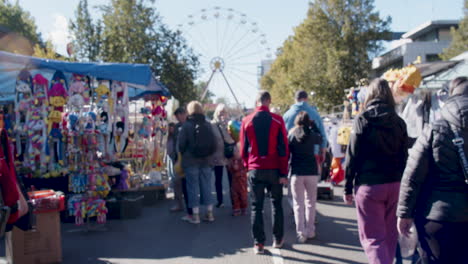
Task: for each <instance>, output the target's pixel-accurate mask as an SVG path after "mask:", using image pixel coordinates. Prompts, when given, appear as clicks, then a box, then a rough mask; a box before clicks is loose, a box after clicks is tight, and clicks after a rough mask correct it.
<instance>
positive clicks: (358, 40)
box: [262, 0, 391, 109]
mask: <svg viewBox="0 0 468 264" xmlns="http://www.w3.org/2000/svg"><path fill="white" fill-rule="evenodd" d="M373 3H374V1H373V0H316V1H314V2H313V3H311V4H310V7H309V10H308V13H307V17H306V19H305V20H304V21H303V22H302V23H301V24H300V25H299V26H297V27H296V28H295V30H294V35H293V36H291V37H289V38H288V39H287V40H286V41H285V42H284V44H283V46H282V47H281V49H280V50H279V51H278V56H277V59H276V60H275V62H274V63H273V65H272V68H271V70H270V71H269V72H268V73H267V74H266V75H265V76H264V77H263V78H262V87H263V88H264V89H267V90H269V91H270V92H271V93H272V96H273V97H274V100H273V101H274V104H275V105H277V106H279V107H281V109H285V108H286V107H287V105H289V104H291V103H292V102H293V95H294V92H295V91H296V90H299V89H303V90H306V91H307V92H312V91H313V92H315V96H314V97H313V99H312V100H313V103H314V104H316V105H317V106H319V108H322V109H323V108H330V107H332V106H334V105H337V104H340V103H342V101H343V96H344V89H345V88H348V87H351V86H353V85H354V84H355V82H356V81H358V80H360V79H361V78H363V77H366V76H367V75H368V74H369V71H370V65H371V64H370V63H371V60H370V57H371V56H373V55H375V54H377V53H378V52H379V51H380V50H381V46H380V41H381V40H383V39H388V37H389V31H388V26H389V23H390V22H391V20H390V18H386V19H385V20H382V19H381V18H380V16H379V13H378V12H376V11H375V10H374V4H373Z"/></svg>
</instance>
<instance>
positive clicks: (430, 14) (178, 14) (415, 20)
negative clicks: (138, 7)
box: [19, 0, 463, 105]
mask: <svg viewBox="0 0 468 264" xmlns="http://www.w3.org/2000/svg"><path fill="white" fill-rule="evenodd" d="M88 2H89V5H90V6H95V5H100V4H104V3H106V2H107V0H88ZM308 2H309V1H306V0H289V1H286V0H229V1H228V0H156V1H155V4H154V5H155V6H156V7H157V8H158V10H159V13H160V15H161V17H162V19H163V22H164V23H166V24H168V25H169V26H170V27H171V28H173V29H177V28H178V25H179V24H184V23H185V25H187V23H188V22H189V21H190V19H189V18H188V16H189V15H190V14H195V16H197V15H200V14H201V12H200V10H201V9H202V8H208V10H210V11H209V12H211V13H210V14H211V15H213V14H214V13H213V12H215V11H214V10H213V8H214V7H215V6H219V7H222V8H223V10H227V8H232V9H234V10H236V11H238V12H239V13H243V14H245V15H246V18H247V20H248V21H249V23H250V22H253V23H255V22H256V23H257V25H256V26H255V28H258V30H259V31H260V32H263V34H264V35H265V37H264V38H265V40H266V41H267V43H268V44H267V46H268V47H270V49H271V50H272V51H273V53H274V50H276V49H277V48H278V47H280V46H281V44H282V43H283V41H284V40H285V39H286V38H287V37H288V36H289V35H291V34H292V32H293V28H294V27H295V26H297V25H298V24H300V23H301V21H302V20H303V19H304V18H305V15H306V11H307V7H308ZM19 3H20V5H21V6H23V7H24V8H25V9H26V10H27V11H29V12H30V13H31V15H32V16H33V17H34V18H35V20H36V23H37V25H38V27H39V30H40V32H41V33H42V35H43V37H44V38H45V39H52V40H53V42H54V44H55V45H56V47H57V49H58V51H59V53H63V54H65V46H66V43H68V42H69V34H68V32H67V28H68V25H67V23H68V20H69V19H70V18H73V17H74V9H75V8H76V6H77V4H78V0H67V1H63V0H44V1H37V0H19ZM375 5H376V9H377V10H378V11H379V12H380V14H381V15H382V16H391V17H392V25H391V29H392V30H394V31H408V30H410V29H412V28H414V27H416V26H418V25H420V24H422V23H424V22H427V21H429V20H437V19H459V18H461V17H462V16H463V11H462V6H463V0H376V1H375ZM209 12H207V13H209ZM225 13H226V12H225ZM236 14H237V13H236ZM221 15H223V14H221ZM226 16H227V15H226ZM213 21H215V20H214V19H211V22H210V23H211V24H212V25H211V28H209V27H208V25H207V23H198V24H197V23H196V24H197V25H195V26H196V27H197V29H193V30H192V26H190V27H188V26H184V27H183V29H184V31H185V32H189V33H187V34H189V35H197V36H200V35H202V36H203V38H202V39H201V40H198V46H204V47H203V48H201V49H205V50H206V49H210V48H207V45H211V44H213V45H214V43H216V42H217V40H216V38H218V41H219V38H222V37H221V36H223V35H224V36H226V42H229V41H230V40H229V35H230V33H233V32H232V31H234V27H230V25H229V22H226V26H224V25H221V24H220V25H219V28H220V29H219V31H220V33H219V34H215V31H216V30H215V27H218V25H215V23H214V22H213ZM187 28H188V29H187ZM221 28H223V29H221ZM223 30H225V31H228V32H227V33H226V32H223ZM195 32H201V33H199V34H197V33H195ZM257 34H259V33H257ZM234 38H235V37H234ZM188 39H191V38H190V37H189V36H188ZM252 39H253V40H255V36H254V35H252ZM204 41H206V42H204ZM231 41H232V40H231ZM203 43H209V44H203ZM234 43H235V41H234ZM194 46H197V44H194ZM241 46H242V45H241ZM265 47H266V46H265ZM218 48H219V47H218ZM250 48H252V51H253V52H255V51H257V50H256V49H253V47H250ZM221 49H222V48H221ZM227 49H228V48H227ZM211 50H215V48H214V47H213V48H211ZM233 50H234V51H236V48H234V49H233ZM199 52H200V53H204V52H203V51H201V50H199ZM242 52H243V51H240V53H242ZM244 53H245V54H247V55H248V54H251V53H249V51H248V50H245V52H244ZM266 53H268V52H267V51H266V52H265V54H266ZM212 56H213V55H211V54H210V55H209V56H207V57H208V58H206V59H205V62H204V63H205V64H207V65H208V61H209V60H210V59H211V58H212ZM242 60H245V61H240V62H239V63H240V64H245V66H242V67H243V68H240V67H241V66H240V64H239V66H238V69H234V70H233V71H237V72H235V73H233V76H229V75H228V74H227V73H226V77H227V79H229V80H230V83H231V86H233V88H234V90H236V87H240V89H242V90H238V92H236V94H238V97H240V98H239V99H240V101H242V102H245V103H246V104H248V105H250V104H251V102H252V97H253V92H252V90H253V88H252V87H249V86H252V84H253V83H256V79H255V76H254V75H255V74H256V66H255V65H249V66H248V65H247V64H248V63H250V62H251V61H247V59H246V58H243V59H242ZM259 60H260V59H256V58H255V62H257V61H259ZM241 62H242V63H241ZM228 64H229V62H228V61H226V65H228ZM205 68H206V69H205V73H204V74H201V78H202V79H204V80H206V79H207V78H208V77H209V73H210V69H209V66H206V67H205ZM214 82H216V83H217V85H219V88H215V93H216V94H217V95H218V96H224V97H230V98H231V99H232V96H230V93H229V90H228V89H227V87H226V86H225V85H224V87H221V86H223V83H224V79H223V78H222V76H215V78H214ZM215 85H216V84H215ZM210 89H211V88H210Z"/></svg>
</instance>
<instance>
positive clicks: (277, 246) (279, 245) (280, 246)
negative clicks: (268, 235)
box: [273, 238, 284, 248]
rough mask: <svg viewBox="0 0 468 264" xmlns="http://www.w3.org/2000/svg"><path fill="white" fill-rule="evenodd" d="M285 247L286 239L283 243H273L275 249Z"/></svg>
mask: <svg viewBox="0 0 468 264" xmlns="http://www.w3.org/2000/svg"><path fill="white" fill-rule="evenodd" d="M283 245H284V238H283V239H281V241H277V240H276V239H275V240H274V241H273V248H282V247H283Z"/></svg>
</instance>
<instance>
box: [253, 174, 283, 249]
mask: <svg viewBox="0 0 468 264" xmlns="http://www.w3.org/2000/svg"><path fill="white" fill-rule="evenodd" d="M248 177H249V184H250V188H251V192H250V195H251V201H252V235H253V238H254V242H255V244H264V243H265V239H266V238H265V230H264V224H263V201H264V200H265V192H266V191H268V192H270V193H271V202H272V208H273V236H274V239H275V240H276V241H281V239H283V234H284V216H283V206H282V201H281V200H282V198H283V185H281V184H280V183H279V173H278V170H251V171H249V173H248Z"/></svg>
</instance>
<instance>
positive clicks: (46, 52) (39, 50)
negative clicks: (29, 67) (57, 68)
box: [33, 40, 63, 60]
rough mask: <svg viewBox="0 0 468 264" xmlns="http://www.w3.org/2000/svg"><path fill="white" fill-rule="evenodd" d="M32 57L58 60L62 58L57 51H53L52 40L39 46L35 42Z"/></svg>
mask: <svg viewBox="0 0 468 264" xmlns="http://www.w3.org/2000/svg"><path fill="white" fill-rule="evenodd" d="M33 56H34V57H38V58H44V59H52V60H60V59H63V57H61V56H60V55H58V53H57V52H56V51H55V47H54V44H52V41H50V40H48V41H46V43H45V46H44V47H43V46H41V45H39V44H36V45H35V46H34V53H33Z"/></svg>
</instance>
